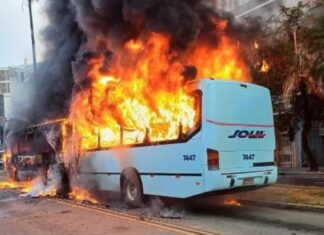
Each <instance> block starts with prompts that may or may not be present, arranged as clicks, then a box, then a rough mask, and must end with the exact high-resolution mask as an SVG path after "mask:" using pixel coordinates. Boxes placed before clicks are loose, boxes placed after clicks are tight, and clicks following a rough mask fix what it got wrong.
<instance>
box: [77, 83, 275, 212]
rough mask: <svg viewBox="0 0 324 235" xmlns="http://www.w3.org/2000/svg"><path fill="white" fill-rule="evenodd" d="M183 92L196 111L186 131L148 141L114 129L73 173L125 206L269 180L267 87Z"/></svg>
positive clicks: (271, 144) (198, 87) (204, 86)
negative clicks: (115, 195) (109, 138)
mask: <svg viewBox="0 0 324 235" xmlns="http://www.w3.org/2000/svg"><path fill="white" fill-rule="evenodd" d="M187 89H188V90H189V93H190V94H191V97H192V98H193V99H194V107H195V109H196V110H197V112H196V113H195V114H194V115H195V116H194V118H193V123H192V126H190V128H186V127H185V125H184V124H181V123H179V124H178V126H177V128H176V129H177V132H176V133H177V134H176V135H175V136H173V138H170V139H167V140H156V141H154V140H152V138H151V134H150V130H146V131H145V132H143V133H142V135H141V134H138V133H137V134H134V133H132V132H135V133H136V130H130V129H127V128H124V127H122V126H121V127H120V131H119V132H118V134H119V138H117V139H114V142H110V143H111V144H110V145H107V144H106V143H107V139H105V138H104V137H103V136H100V132H99V133H98V136H97V138H93V140H95V143H92V144H91V147H90V145H87V147H88V148H87V149H86V151H84V152H83V154H82V156H81V157H80V160H79V172H78V173H79V176H80V177H81V178H84V179H87V180H91V181H92V182H96V185H97V186H98V188H99V189H101V190H108V191H121V192H122V193H123V196H124V199H125V201H126V202H127V203H128V204H130V205H133V206H136V205H139V203H140V202H141V200H142V197H143V195H157V196H166V197H176V198H188V197H192V196H196V195H200V194H203V193H207V192H214V191H223V190H230V189H234V188H243V187H251V186H257V187H258V186H259V187H260V186H265V185H269V184H273V183H275V182H276V179H277V167H276V166H275V164H274V149H275V136H274V126H273V116H272V104H271V98H270V93H269V90H267V89H266V88H263V87H260V86H257V85H253V84H248V83H241V82H231V81H216V80H212V79H205V80H200V81H192V82H189V83H188V84H187ZM224 100H226V102H224ZM83 141H86V139H83ZM81 142H82V141H81ZM81 146H82V143H81Z"/></svg>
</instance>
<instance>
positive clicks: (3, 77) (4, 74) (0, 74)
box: [0, 70, 9, 81]
mask: <svg viewBox="0 0 324 235" xmlns="http://www.w3.org/2000/svg"><path fill="white" fill-rule="evenodd" d="M0 81H9V76H8V71H7V70H2V71H0Z"/></svg>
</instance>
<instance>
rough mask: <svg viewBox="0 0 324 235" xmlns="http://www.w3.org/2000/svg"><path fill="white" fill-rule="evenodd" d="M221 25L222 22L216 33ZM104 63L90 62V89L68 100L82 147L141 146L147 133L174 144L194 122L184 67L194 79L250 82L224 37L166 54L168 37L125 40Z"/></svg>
mask: <svg viewBox="0 0 324 235" xmlns="http://www.w3.org/2000/svg"><path fill="white" fill-rule="evenodd" d="M226 27H227V22H226V21H225V22H221V23H220V24H219V25H218V29H217V30H224V29H225V28H226ZM106 64H107V62H106V61H105V58H104V57H103V56H102V57H99V58H96V59H92V60H91V61H90V62H89V64H88V66H89V67H90V70H89V72H88V77H89V78H90V86H89V87H87V88H86V89H82V92H79V93H77V94H76V95H75V96H74V97H73V102H72V105H71V110H70V116H69V120H68V121H69V123H71V124H73V125H74V127H75V130H76V133H77V134H76V136H77V138H78V139H79V142H80V147H81V149H89V148H96V147H98V146H99V147H107V146H112V145H120V144H136V143H142V142H144V140H145V137H146V136H147V135H148V136H149V140H150V141H161V140H174V139H177V138H178V136H179V132H180V126H181V130H182V131H183V133H187V132H188V131H189V130H190V129H191V128H193V127H194V126H195V125H196V124H197V121H198V120H199V117H198V113H199V112H197V108H198V107H197V104H196V101H195V98H194V97H192V96H191V95H189V94H188V92H187V91H186V89H185V87H184V86H183V83H184V76H183V69H184V67H185V66H187V65H190V66H194V67H195V68H196V69H197V74H196V75H197V76H196V77H197V78H206V77H210V78H217V79H225V80H238V81H245V82H249V81H250V76H249V72H248V69H247V68H246V66H245V65H244V63H243V61H242V59H241V57H240V55H239V46H238V45H237V44H236V43H235V42H233V41H232V40H231V39H229V38H227V37H226V36H222V37H221V39H220V41H219V44H218V47H217V48H211V46H210V45H207V44H206V43H205V44H204V43H200V44H197V45H194V46H192V48H191V50H190V52H189V53H187V54H184V55H182V54H181V52H178V53H173V54H171V55H170V39H169V38H168V37H167V36H165V35H159V34H155V33H150V34H149V35H146V36H143V37H142V38H139V39H137V40H136V41H135V40H129V41H128V42H126V43H125V45H124V46H123V47H122V48H121V49H120V50H117V51H116V52H114V57H113V59H112V60H111V61H110V62H109V67H108V66H107V65H106ZM122 132H123V133H122ZM121 136H122V138H123V140H122V141H121ZM98 142H99V143H98Z"/></svg>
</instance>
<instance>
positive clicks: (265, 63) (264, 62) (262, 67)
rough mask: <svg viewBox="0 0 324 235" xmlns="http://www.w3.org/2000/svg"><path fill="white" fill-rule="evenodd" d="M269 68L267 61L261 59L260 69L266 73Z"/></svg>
mask: <svg viewBox="0 0 324 235" xmlns="http://www.w3.org/2000/svg"><path fill="white" fill-rule="evenodd" d="M269 70H270V65H269V64H268V63H267V61H266V60H262V66H261V69H260V71H261V72H263V73H267V72H268V71H269Z"/></svg>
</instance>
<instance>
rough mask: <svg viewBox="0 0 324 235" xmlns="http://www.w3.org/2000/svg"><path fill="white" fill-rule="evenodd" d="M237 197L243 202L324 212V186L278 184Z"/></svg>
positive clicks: (242, 193) (240, 194)
mask: <svg viewBox="0 0 324 235" xmlns="http://www.w3.org/2000/svg"><path fill="white" fill-rule="evenodd" d="M235 197H236V198H237V199H238V200H239V201H240V202H242V203H243V204H254V205H258V206H266V207H276V208H283V209H296V210H306V211H316V212H322V213H324V187H314V186H296V185H287V184H285V185H283V184H276V185H272V186H268V187H264V188H261V189H257V190H254V191H248V192H241V193H238V194H237V195H236V196H235Z"/></svg>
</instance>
